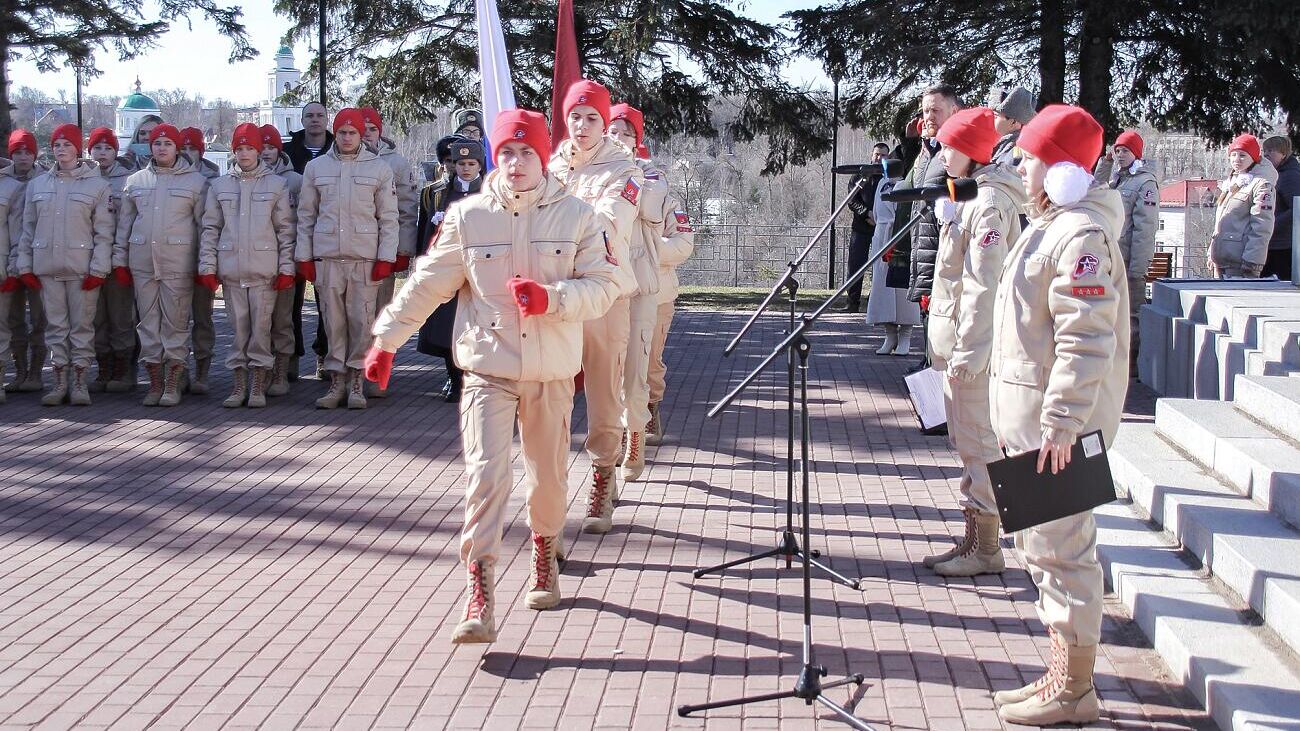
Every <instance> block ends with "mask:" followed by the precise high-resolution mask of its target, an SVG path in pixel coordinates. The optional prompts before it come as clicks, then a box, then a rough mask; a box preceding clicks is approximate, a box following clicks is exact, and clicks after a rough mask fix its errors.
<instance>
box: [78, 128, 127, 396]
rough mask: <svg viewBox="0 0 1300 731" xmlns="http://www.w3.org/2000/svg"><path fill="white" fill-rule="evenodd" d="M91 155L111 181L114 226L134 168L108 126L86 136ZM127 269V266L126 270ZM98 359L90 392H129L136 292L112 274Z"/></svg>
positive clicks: (98, 324)
mask: <svg viewBox="0 0 1300 731" xmlns="http://www.w3.org/2000/svg"><path fill="white" fill-rule="evenodd" d="M86 144H87V145H88V146H89V149H90V159H91V160H94V161H95V162H96V163H97V164H98V165H99V172H100V174H101V175H103V176H104V179H105V180H107V181H108V185H109V190H110V191H111V193H112V196H111V197H110V198H109V205H110V207H111V208H112V210H113V222H114V230H115V231H116V226H117V212H118V211H119V210H120V209H121V207H122V191H123V190H124V189H125V188H126V179H127V178H128V177H130V175H131V173H132V172H134V171H133V170H131V169H130V168H128V167H127V166H126V165H125V161H124V160H122V159H121V158H119V157H118V156H117V134H116V133H115V132H113V130H111V129H109V128H108V127H96V128H95V129H92V130H91V131H90V136H89V138H88V139H87V140H86ZM122 271H123V272H125V271H126V270H125V269H124V270H122ZM95 360H96V362H97V363H98V364H99V371H98V373H97V374H96V376H95V380H94V381H92V382H91V384H90V392H91V393H96V392H99V391H109V392H111V393H126V392H127V391H130V390H131V389H133V388H135V377H136V370H137V369H136V364H135V295H134V294H132V292H131V284H130V282H129V281H128V282H127V283H126V284H123V283H122V282H121V281H118V278H117V277H116V276H114V277H110V278H109V280H108V281H107V282H105V283H104V286H102V287H100V288H99V305H98V307H97V308H96V309H95Z"/></svg>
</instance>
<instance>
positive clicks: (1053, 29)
mask: <svg viewBox="0 0 1300 731" xmlns="http://www.w3.org/2000/svg"><path fill="white" fill-rule="evenodd" d="M1038 22H1039V29H1038V38H1039V40H1038V77H1039V81H1038V106H1039V108H1040V109H1041V108H1042V107H1044V106H1046V105H1048V104H1060V103H1061V102H1063V101H1065V23H1066V15H1065V8H1064V5H1063V3H1061V2H1053V0H1041V2H1039V4H1038Z"/></svg>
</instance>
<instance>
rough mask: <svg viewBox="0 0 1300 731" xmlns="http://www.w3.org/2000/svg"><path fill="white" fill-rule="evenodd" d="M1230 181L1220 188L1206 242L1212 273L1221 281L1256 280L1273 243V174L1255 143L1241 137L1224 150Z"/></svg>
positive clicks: (1224, 182)
mask: <svg viewBox="0 0 1300 731" xmlns="http://www.w3.org/2000/svg"><path fill="white" fill-rule="evenodd" d="M1228 164H1229V165H1231V167H1232V177H1230V178H1228V179H1227V180H1225V181H1223V182H1221V183H1219V189H1220V193H1219V200H1218V207H1217V208H1216V209H1215V211H1214V237H1213V238H1212V239H1211V240H1210V272H1211V273H1212V274H1213V275H1214V276H1216V277H1218V278H1219V279H1227V278H1229V277H1246V278H1250V279H1255V278H1258V277H1259V275H1260V272H1262V271H1264V262H1265V261H1266V260H1267V259H1268V241H1269V239H1271V238H1272V237H1273V224H1274V218H1273V216H1274V214H1273V207H1274V206H1275V205H1276V201H1275V200H1274V196H1275V195H1276V192H1275V191H1274V186H1275V184H1276V182H1277V170H1276V169H1274V168H1273V165H1272V164H1271V163H1269V161H1267V160H1263V159H1262V158H1261V156H1260V149H1259V140H1257V139H1255V136H1254V135H1249V134H1244V135H1240V136H1239V137H1237V138H1236V139H1235V140H1233V141H1232V144H1230V145H1228Z"/></svg>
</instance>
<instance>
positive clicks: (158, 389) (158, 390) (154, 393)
mask: <svg viewBox="0 0 1300 731" xmlns="http://www.w3.org/2000/svg"><path fill="white" fill-rule="evenodd" d="M144 370H145V372H146V373H148V374H149V392H148V393H146V394H145V395H144V401H141V402H140V403H141V404H143V405H144V406H157V405H158V402H159V401H160V400H162V395H163V367H162V364H161V363H145V364H144Z"/></svg>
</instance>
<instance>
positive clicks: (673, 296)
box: [645, 194, 695, 444]
mask: <svg viewBox="0 0 1300 731" xmlns="http://www.w3.org/2000/svg"><path fill="white" fill-rule="evenodd" d="M664 211H666V212H667V213H666V215H665V216H664V225H663V229H662V230H661V231H660V234H659V295H658V297H657V298H656V302H657V303H658V307H657V314H656V316H655V332H654V337H653V339H652V340H651V341H650V370H649V378H648V381H649V386H650V406H649V409H648V411H649V412H650V423H648V424H646V426H645V435H646V444H658V443H659V442H660V441H661V440H662V439H663V434H664V428H663V418H662V416H661V413H660V411H661V407H662V405H663V400H664V391H665V390H666V389H667V375H668V367H667V366H666V365H664V347H665V346H666V345H667V344H668V330H669V328H671V327H672V324H673V308H674V307H675V305H676V302H677V291H678V280H677V267H679V266H681V265H682V264H683V263H684V262H685V261H686V260H687V259H689V258H691V254H692V253H694V252H695V227H694V226H692V225H691V217H690V216H689V215H687V213H686V207H685V206H684V205H682V203H681V201H678V200H677V199H675V198H673V196H672V195H671V194H670V195H669V196H668V198H667V199H666V200H664Z"/></svg>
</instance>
